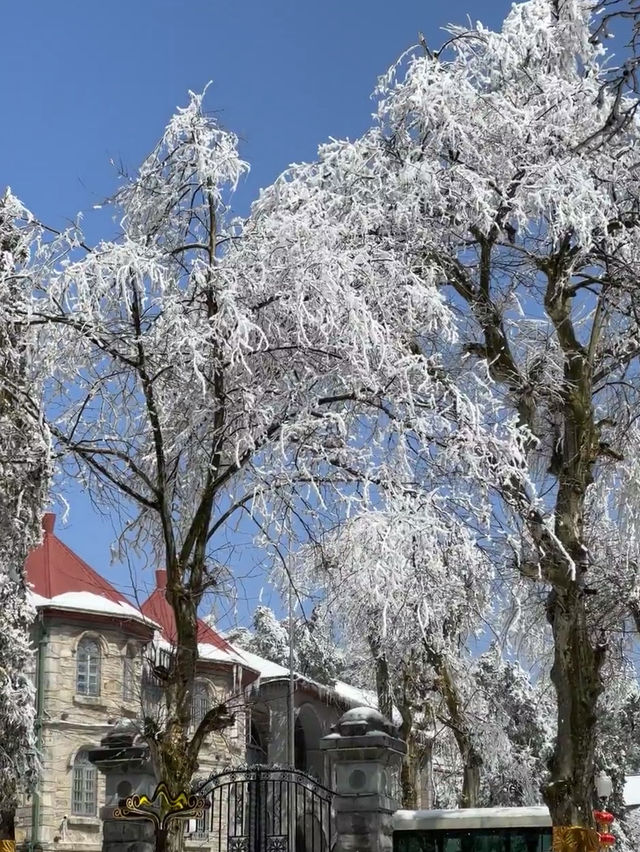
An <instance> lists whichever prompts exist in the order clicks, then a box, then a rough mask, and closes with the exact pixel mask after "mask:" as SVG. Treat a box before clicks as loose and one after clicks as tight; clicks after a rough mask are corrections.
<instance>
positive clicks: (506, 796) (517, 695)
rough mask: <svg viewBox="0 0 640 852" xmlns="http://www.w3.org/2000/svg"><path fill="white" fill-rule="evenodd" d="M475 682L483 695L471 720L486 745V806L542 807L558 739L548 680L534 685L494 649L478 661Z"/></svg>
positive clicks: (484, 781)
mask: <svg viewBox="0 0 640 852" xmlns="http://www.w3.org/2000/svg"><path fill="white" fill-rule="evenodd" d="M473 676H474V680H475V682H476V683H477V685H478V687H479V689H480V694H479V695H478V696H477V699H476V702H475V704H476V707H477V709H476V707H474V709H473V714H474V716H475V718H476V720H477V724H478V726H479V728H480V729H481V732H482V740H483V742H484V749H483V751H484V755H485V759H484V765H485V767H486V772H485V774H484V776H483V778H482V792H481V796H482V801H483V804H484V805H486V806H489V807H493V806H498V805H510V806H518V805H537V804H539V803H540V801H541V797H542V787H543V784H544V782H545V780H546V775H547V761H548V758H549V756H550V753H551V747H552V743H553V734H554V715H555V707H554V702H553V700H552V697H551V696H550V695H549V693H550V692H551V688H550V684H549V681H548V679H547V678H546V677H540V678H538V680H537V681H536V682H532V680H531V678H530V677H529V675H528V673H527V672H525V671H524V669H523V668H522V667H521V666H520V665H519V664H518V663H517V662H511V661H509V660H505V659H504V658H503V657H502V655H501V654H500V651H499V649H498V648H497V647H496V646H494V647H493V648H492V649H491V650H490V651H488V652H487V653H485V654H482V655H481V656H480V657H479V659H478V660H477V661H476V663H475V665H474V667H473Z"/></svg>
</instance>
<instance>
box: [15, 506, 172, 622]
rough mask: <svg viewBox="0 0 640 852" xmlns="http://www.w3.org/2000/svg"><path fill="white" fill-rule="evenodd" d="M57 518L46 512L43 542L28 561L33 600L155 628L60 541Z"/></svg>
mask: <svg viewBox="0 0 640 852" xmlns="http://www.w3.org/2000/svg"><path fill="white" fill-rule="evenodd" d="M55 518H56V516H55V515H54V514H52V513H51V512H48V513H47V514H45V516H44V518H43V521H42V526H43V529H44V535H43V538H42V542H41V543H40V544H39V545H38V547H35V548H34V549H33V550H32V551H31V553H30V554H29V555H28V556H27V559H26V561H25V572H26V575H27V582H28V584H29V587H30V597H31V600H32V602H33V604H34V605H35V606H36V607H37V608H39V609H42V608H44V607H50V608H55V609H60V610H65V611H68V612H71V611H73V612H86V613H91V614H92V615H107V616H119V617H120V618H125V619H128V620H132V621H138V622H140V623H142V624H147V625H149V626H150V627H151V628H153V627H154V626H155V625H154V624H153V622H150V620H149V619H148V618H145V616H144V615H143V614H142V613H141V612H140V610H138V609H136V607H135V606H133V604H132V603H131V602H130V601H128V600H127V599H126V598H125V596H124V595H123V594H122V593H121V592H119V591H118V590H117V589H116V588H115V587H114V586H112V585H111V583H109V582H108V580H105V578H104V577H101V576H100V574H98V572H97V571H94V569H93V568H92V567H91V566H90V565H88V564H87V563H86V562H85V561H84V560H83V559H81V558H80V557H79V556H78V555H77V554H76V553H74V552H73V551H72V550H71V549H70V548H68V547H67V546H66V544H64V543H63V542H62V541H60V539H59V538H58V537H57V536H56V535H55V533H54V531H53V530H54V526H55Z"/></svg>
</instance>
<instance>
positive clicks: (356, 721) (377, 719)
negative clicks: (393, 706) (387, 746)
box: [331, 707, 398, 737]
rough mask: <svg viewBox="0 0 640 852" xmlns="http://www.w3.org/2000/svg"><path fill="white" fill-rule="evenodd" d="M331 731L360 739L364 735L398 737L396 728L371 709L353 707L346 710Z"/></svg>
mask: <svg viewBox="0 0 640 852" xmlns="http://www.w3.org/2000/svg"><path fill="white" fill-rule="evenodd" d="M331 730H332V731H334V732H335V733H336V734H339V735H340V736H342V737H361V736H364V735H365V734H389V735H390V736H392V737H397V736H398V731H397V728H396V726H395V725H394V724H393V723H392V722H390V721H389V720H388V719H387V718H386V717H385V716H383V715H382V713H380V712H379V711H378V710H374V709H373V707H354V708H353V709H352V710H347V712H346V713H345V714H344V715H343V716H341V717H340V719H339V720H338V722H337V723H336V724H335V725H333V727H332V728H331Z"/></svg>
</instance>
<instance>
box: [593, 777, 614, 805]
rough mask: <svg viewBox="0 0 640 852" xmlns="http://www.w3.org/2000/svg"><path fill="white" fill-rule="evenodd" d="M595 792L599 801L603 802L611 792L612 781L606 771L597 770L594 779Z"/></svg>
mask: <svg viewBox="0 0 640 852" xmlns="http://www.w3.org/2000/svg"><path fill="white" fill-rule="evenodd" d="M594 781H595V786H596V793H597V794H598V798H599V799H600V801H601V802H605V801H606V800H607V799H608V798H609V797H610V796H611V794H612V793H613V782H612V781H611V778H609V776H608V775H607V773H606V772H598V774H597V775H596V777H595V779H594Z"/></svg>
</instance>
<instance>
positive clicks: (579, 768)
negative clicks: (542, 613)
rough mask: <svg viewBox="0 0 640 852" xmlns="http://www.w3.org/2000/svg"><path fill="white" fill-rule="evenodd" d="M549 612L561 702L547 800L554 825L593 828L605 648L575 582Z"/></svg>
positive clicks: (550, 604) (554, 596) (555, 598)
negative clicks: (593, 632)
mask: <svg viewBox="0 0 640 852" xmlns="http://www.w3.org/2000/svg"><path fill="white" fill-rule="evenodd" d="M547 612H548V618H549V622H550V624H551V629H552V633H553V639H554V661H553V668H552V669H551V680H552V681H553V684H554V686H555V689H556V694H557V699H558V735H557V740H556V745H555V748H554V752H553V756H552V759H551V763H550V770H551V778H550V781H549V783H548V784H547V786H546V788H545V790H544V800H545V802H546V804H547V805H548V807H549V811H550V813H551V818H552V822H553V824H554V825H557V826H570V825H578V826H583V827H585V828H592V827H594V824H593V813H592V812H593V794H594V790H593V777H594V754H595V746H596V723H597V715H596V706H597V702H598V697H599V696H600V693H601V692H602V688H603V685H602V679H601V675H600V670H601V667H602V662H603V658H604V649H601V648H599V647H594V645H593V642H592V639H591V637H590V635H589V630H588V627H587V617H586V608H585V599H584V596H583V595H582V594H581V590H580V588H579V585H578V583H577V582H573V583H571V585H570V586H569V588H568V589H567V590H566V591H564V592H561V593H559V592H557V591H554V592H551V593H550V595H549V600H548V605H547Z"/></svg>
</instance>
